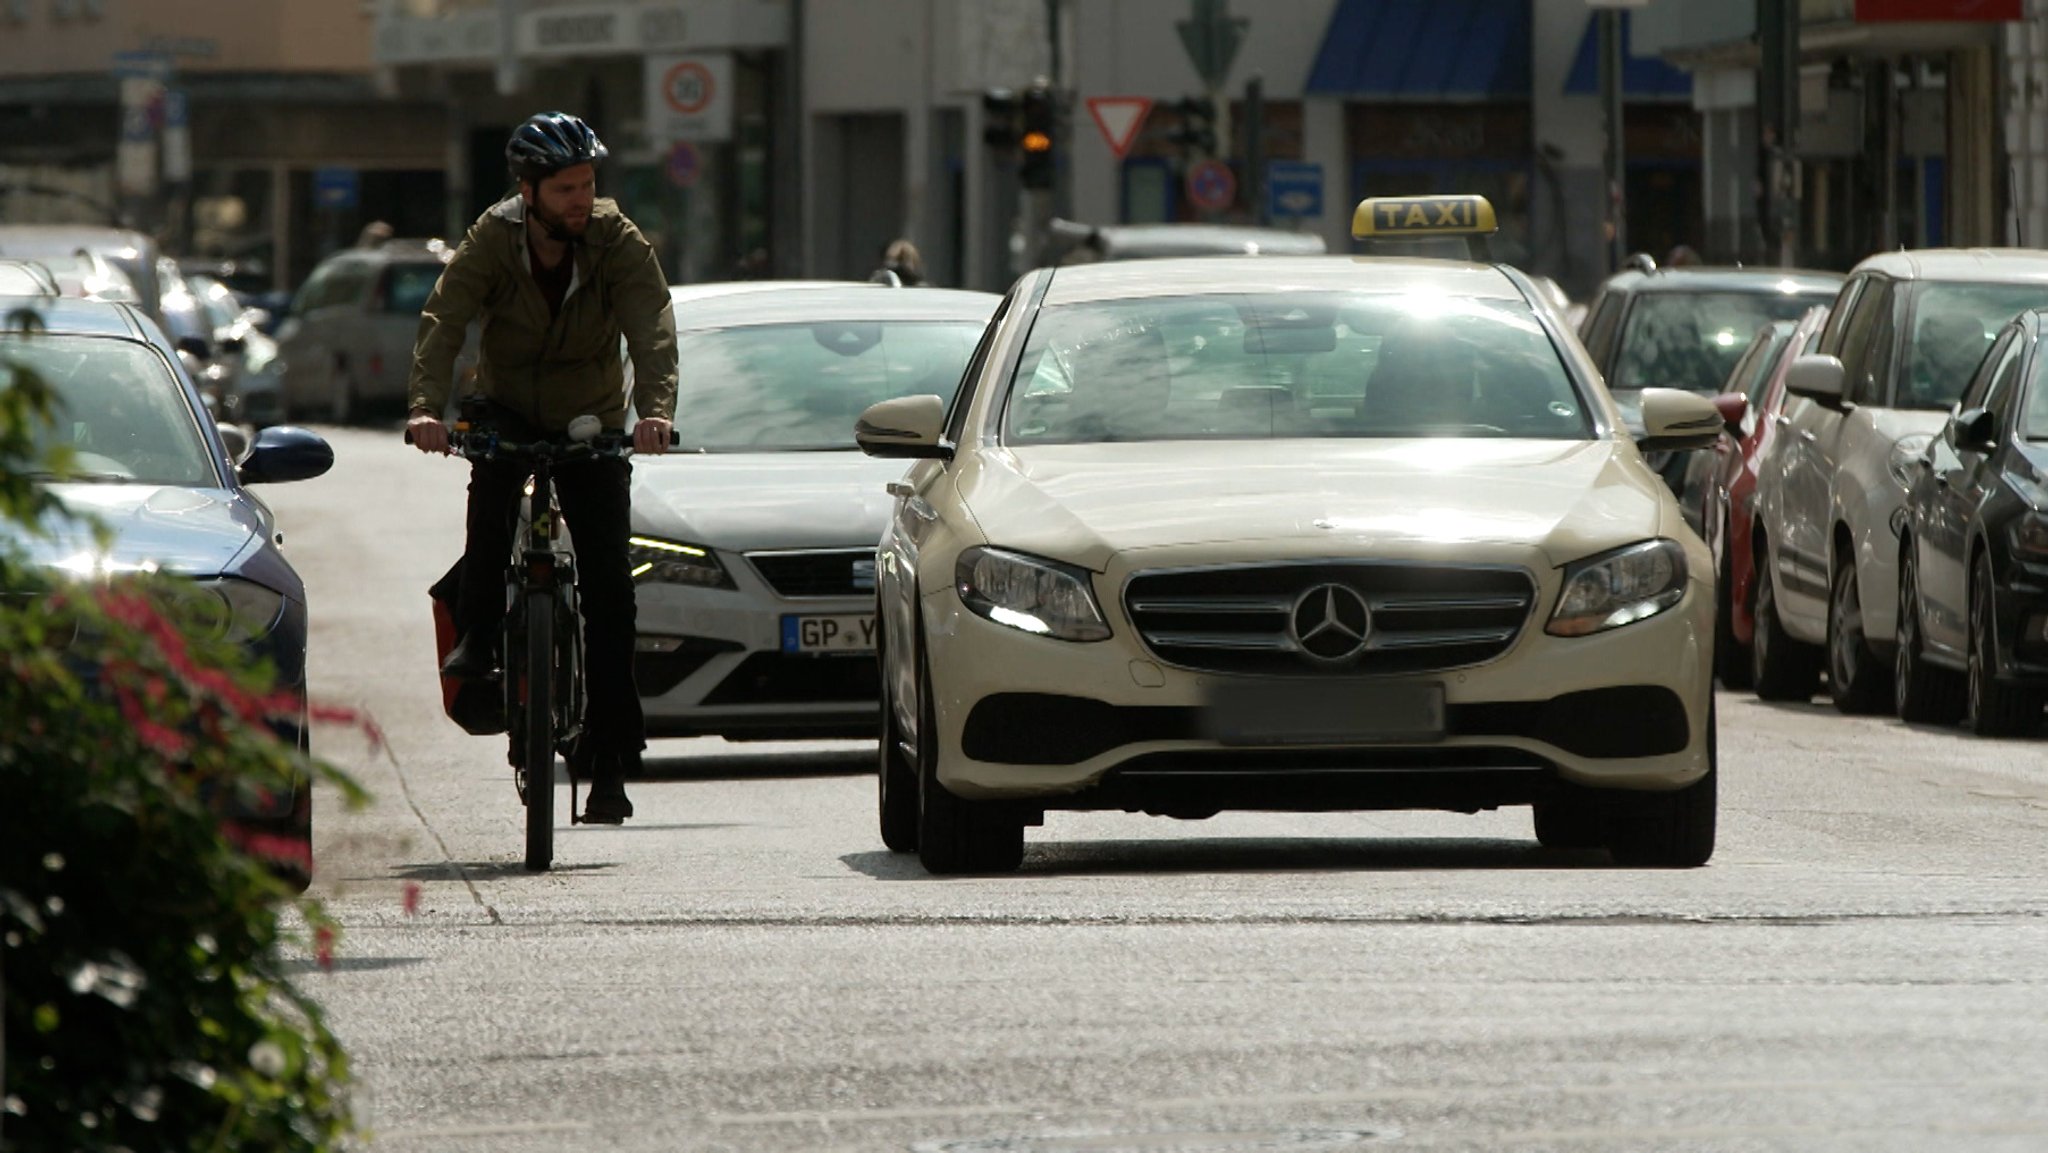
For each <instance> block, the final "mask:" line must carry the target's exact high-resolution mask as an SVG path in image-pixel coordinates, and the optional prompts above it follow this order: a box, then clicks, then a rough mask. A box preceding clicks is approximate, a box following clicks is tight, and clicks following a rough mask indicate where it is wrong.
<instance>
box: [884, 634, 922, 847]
mask: <svg viewBox="0 0 2048 1153" xmlns="http://www.w3.org/2000/svg"><path fill="white" fill-rule="evenodd" d="M881 619H882V615H881V613H880V612H877V613H876V614H875V620H876V621H877V622H878V623H877V625H876V628H875V661H876V663H877V665H878V666H879V667H880V668H881V672H882V693H881V703H882V739H881V755H880V758H879V761H880V763H879V764H878V765H877V766H876V772H875V794H876V796H875V804H876V809H877V811H878V815H879V817H880V822H881V828H882V843H883V844H884V845H887V846H888V848H889V851H890V852H892V853H915V852H916V851H917V824H918V811H917V765H916V764H915V763H914V762H913V761H912V760H911V758H910V757H909V756H907V755H905V753H904V751H903V747H904V744H905V742H904V739H903V729H902V727H901V726H899V725H898V724H897V723H896V705H895V702H894V701H893V700H891V699H890V696H889V649H888V635H887V634H886V633H885V632H884V631H883V630H882V628H881V626H880V624H879V622H880V621H881Z"/></svg>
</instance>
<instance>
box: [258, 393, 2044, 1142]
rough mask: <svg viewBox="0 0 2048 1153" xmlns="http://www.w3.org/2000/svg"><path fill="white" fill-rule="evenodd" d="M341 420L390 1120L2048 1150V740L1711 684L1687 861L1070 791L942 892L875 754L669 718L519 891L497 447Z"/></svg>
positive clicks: (377, 1005)
mask: <svg viewBox="0 0 2048 1153" xmlns="http://www.w3.org/2000/svg"><path fill="white" fill-rule="evenodd" d="M323 431H324V432H327V433H328V434H329V435H330V436H331V437H332V440H333V443H334V446H335V451H336V457H337V462H336V465H335V468H334V470H333V472H331V473H330V474H328V475H327V476H326V477H323V478H321V479H318V480H315V481H310V482H306V483H303V484H297V485H283V486H277V487H275V488H273V489H270V490H269V491H268V492H267V493H266V494H265V495H266V496H267V497H268V498H269V499H270V500H271V502H272V503H273V506H274V507H275V508H277V510H278V512H279V515H280V518H281V521H282V528H283V530H284V532H285V534H286V540H287V550H288V552H289V554H290V555H291V557H292V558H293V560H294V562H295V563H296V564H297V565H298V566H299V568H300V570H301V571H302V572H303V573H304V574H305V577H306V580H307V584H308V585H309V588H310V593H309V596H310V600H311V608H312V619H313V638H312V644H313V649H312V656H311V676H312V685H313V691H314V695H315V697H316V699H317V700H319V701H322V702H324V703H328V704H336V705H346V706H352V707H354V708H356V709H359V710H361V712H362V714H363V715H364V716H365V717H367V718H369V719H370V720H372V721H374V723H375V725H376V726H377V727H378V728H379V729H380V730H381V735H382V741H381V743H376V742H373V741H371V740H370V739H368V738H367V737H366V735H365V734H364V733H363V732H362V731H361V730H359V729H355V728H349V727H343V726H326V727H323V728H322V729H321V730H320V731H318V732H317V733H316V734H315V750H316V752H318V753H320V754H322V755H324V756H326V757H328V758H329V759H331V760H333V761H335V762H337V763H339V764H341V765H343V766H344V767H346V768H347V769H348V770H350V771H351V772H352V773H354V774H355V775H356V777H357V778H358V779H359V780H360V781H362V782H363V783H364V784H365V785H366V786H368V787H369V788H370V789H371V790H372V791H373V792H374V794H375V796H376V800H375V803H374V804H373V805H372V806H371V807H369V808H367V809H364V810H361V811H357V812H345V811H343V810H342V809H341V808H340V807H339V806H338V805H336V804H334V803H333V798H331V797H322V798H321V800H322V807H321V808H320V810H319V812H318V816H317V838H316V843H317V854H318V866H317V868H318V877H317V881H316V884H315V892H316V893H317V894H319V895H320V896H322V897H324V898H325V900H326V901H327V903H328V906H329V908H330V910H331V911H333V912H334V913H336V914H337V915H338V916H339V917H340V919H341V921H342V922H343V924H344V926H345V928H344V931H343V934H342V937H341V940H340V943H339V946H338V948H337V950H336V953H335V956H334V959H333V964H332V966H331V967H330V968H327V969H324V970H323V969H322V968H321V967H319V966H318V965H316V964H314V963H313V962H311V961H310V960H309V961H307V962H306V964H305V969H304V976H303V981H304V983H305V985H306V987H308V988H309V989H310V990H311V991H312V992H313V993H314V994H315V995H316V996H317V997H318V998H319V999H320V1000H321V1001H322V1002H323V1003H324V1004H325V1005H326V1006H327V1007H328V1009H329V1012H330V1016H331V1022H332V1024H333V1026H334V1027H335V1028H336V1030H337V1031H338V1032H339V1033H340V1035H341V1036H342V1038H343V1040H344V1042H345V1043H346V1044H347V1046H348V1048H349V1050H350V1052H351V1053H352V1055H353V1058H354V1066H355V1077H356V1101H357V1107H358V1112H359V1116H360V1119H361V1121H362V1122H363V1123H364V1125H365V1126H366V1128H367V1130H368V1131H369V1136H368V1139H367V1140H366V1143H365V1144H366V1147H368V1148H373V1149H380V1150H384V1149H388V1150H405V1151H421V1153H425V1151H430V1150H431V1151H436V1153H438V1151H447V1150H476V1151H484V1150H489V1151H493V1153H496V1151H508V1153H518V1151H527V1150H534V1151H539V1150H549V1151H552V1150H647V1151H653V1150H772V1151H782V1150H918V1151H925V1153H935V1151H949V1153H995V1151H1018V1153H1065V1151H1080V1150H1088V1151H1092V1153H1101V1151H1134V1153H1170V1151H1182V1150H1187V1151H1200V1153H1212V1151H1219V1150H1288V1151H1311V1150H1313V1151H1320V1150H1351V1149H1382V1148H1384V1149H1396V1150H1398V1149H1409V1150H1497V1149H1516V1150H1523V1149H1531V1150H1537V1149H1560V1150H1563V1149H1587V1150H1694V1149H1699V1150H1802V1151H1803V1150H1814V1149H1831V1150H1832V1149H1841V1150H1858V1151H1867V1150H1901V1151H1913V1153H1920V1151H1925V1150H1960V1149H1967V1150H1980V1149H1981V1150H2013V1151H2022V1150H2024V1151H2029V1153H2033V1151H2038V1150H2043V1149H2048V742H2044V741H1983V740H1977V739H1974V738H1971V737H1968V736H1966V735H1964V734H1963V733H1961V732H1960V731H1959V730H1938V729H1927V728H1918V727H1908V726H1904V725H1901V724H1900V723H1898V722H1897V721H1895V720H1890V719H1865V718H1858V719H1850V718H1845V717H1841V716H1839V715H1837V714H1835V713H1834V711H1833V710H1832V709H1831V708H1827V707H1825V706H1822V705H1819V704H1816V705H1813V706H1806V707H1778V706H1766V705H1762V704H1760V703H1758V702H1757V701H1756V700H1755V699H1754V698H1751V697H1747V696H1743V695H1738V694H1723V696H1722V698H1721V701H1720V723H1721V731H1720V741H1721V745H1720V747H1721V773H1722V785H1721V788H1722V806H1723V807H1722V817H1721V839H1720V849H1719V851H1718V853H1717V854H1716V856H1715V857H1714V860H1713V862H1712V864H1711V865H1710V866H1709V867H1707V868H1704V869H1700V870H1694V871H1685V872H1657V871H1642V870H1632V869H1622V868H1617V867H1614V866H1612V865H1611V864H1609V863H1608V862H1607V860H1606V857H1605V856H1604V854H1600V853H1568V852H1552V851H1546V850H1543V849H1540V848H1538V847H1537V845H1536V844H1535V842H1534V840H1533V837H1532V834H1531V832H1530V827H1529V816H1528V811H1527V810H1526V809H1510V810H1506V811H1503V812H1499V813H1489V814H1482V815H1479V816H1470V817H1468V816H1459V815H1455V814H1429V813H1386V814H1372V813H1361V814H1332V815H1289V814H1227V815H1224V816H1221V817H1218V818H1215V819H1212V820H1209V821H1203V822H1193V823H1183V822H1175V821H1170V820H1166V819H1162V818H1150V817H1143V816H1124V815H1112V814H1088V815H1072V814H1053V815H1051V816H1050V817H1049V818H1048V820H1047V824H1046V826H1045V827H1044V828H1043V829H1034V830H1031V831H1030V834H1029V840H1028V848H1027V850H1026V855H1025V860H1024V867H1023V869H1022V870H1021V871H1020V872H1019V873H1017V874H1016V875H1014V876H1005V877H997V878H978V879H946V880H937V879H932V878H929V877H927V876H926V875H925V874H924V873H923V871H922V870H921V869H919V867H918V866H917V864H916V861H915V859H914V858H905V857H899V856H896V855H893V854H890V853H889V852H887V851H886V850H885V849H883V847H882V844H881V842H880V840H879V838H878V836H877V834H876V832H875V822H874V781H873V777H872V775H871V772H870V769H871V763H872V758H873V746H872V745H865V744H860V743H846V742H841V743H814V744H775V745H770V744H760V745H734V744H726V743H724V742H720V741H711V740H705V741H665V742H657V743H656V744H655V745H654V746H653V747H652V748H651V749H650V750H649V759H648V764H649V767H650V770H651V773H652V774H653V775H654V776H655V777H656V779H654V780H649V781H643V782H639V783H636V784H634V785H633V786H632V795H633V800H634V803H635V805H636V806H637V808H638V810H639V816H638V818H637V819H636V820H634V821H632V822H630V823H629V824H627V825H626V826H624V827H623V828H618V829H607V828H590V827H577V828H573V829H572V828H569V827H567V826H566V825H564V826H563V827H562V828H561V829H560V830H559V832H558V836H557V842H556V846H557V847H556V853H557V864H556V867H555V870H554V871H553V872H551V873H547V874H545V875H539V876H534V875H528V874H526V873H525V872H523V871H522V870H521V868H520V865H519V859H520V851H521V844H522V842H521V828H522V812H521V809H520V807H519V804H518V801H517V798H516V796H515V794H514V792H513V789H512V786H511V782H510V777H509V770H507V769H506V768H505V767H504V764H505V762H504V744H503V741H502V738H478V737H469V736H467V735H465V734H463V733H462V732H461V731H460V730H459V729H457V728H456V727H455V726H454V725H453V724H452V723H450V722H449V721H447V720H446V719H445V718H443V716H442V715H441V712H440V708H439V700H438V697H437V692H436V682H435V679H434V652H433V640H432V630H431V626H430V623H429V615H428V600H427V595H426V589H427V586H428V585H429V584H430V583H431V582H432V581H433V580H434V578H435V577H437V576H438V575H439V574H440V573H441V572H442V571H443V570H444V569H445V568H446V566H447V565H448V564H449V563H450V561H452V560H453V558H454V557H455V555H456V553H457V552H458V551H459V549H460V547H461V517H462V500H463V484H464V482H465V480H466V476H467V470H466V467H465V466H464V465H462V464H461V463H460V462H458V461H455V460H448V459H438V458H436V459H429V458H426V457H422V456H420V455H419V454H417V453H416V452H414V451H412V450H410V449H408V448H406V447H404V446H403V445H402V444H401V443H400V441H399V437H398V435H397V433H396V431H395V430H370V431H365V430H323ZM564 799H566V797H565V798H564ZM409 891H410V892H412V893H413V895H414V897H415V900H414V901H413V902H411V904H412V906H413V907H412V909H411V911H408V900H407V895H408V892H409Z"/></svg>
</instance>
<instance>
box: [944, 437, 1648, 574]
mask: <svg viewBox="0 0 2048 1153" xmlns="http://www.w3.org/2000/svg"><path fill="white" fill-rule="evenodd" d="M1634 452H1635V450H1634V447H1633V446H1632V445H1629V444H1627V443H1626V442H1623V441H1617V440H1575V441H1555V440H1490V439H1488V440H1482V439H1471V440H1457V439H1427V440H1420V439H1417V440H1298V441H1290V442H1285V443H1276V442H1272V441H1262V440H1253V441H1211V442H1202V443H1192V444H1191V443H1189V442H1185V441H1180V442H1158V443H1145V444H1088V445H1047V446H1038V447H1031V448H1021V449H1008V448H990V449H983V450H980V451H977V452H975V453H973V454H972V457H971V458H967V459H963V464H964V465H965V467H964V468H962V469H961V470H960V471H959V474H958V475H959V478H960V482H959V483H960V493H961V496H962V498H963V499H964V500H965V501H966V503H967V506H968V508H969V509H970V510H971V511H972V512H973V514H974V517H975V519H976V520H977V521H978V522H979V524H980V525H981V528H982V529H983V531H984V532H985V533H986V535H987V537H988V540H989V542H990V543H991V544H996V545H1001V546H1003V547H1006V548H1015V549H1018V550H1020V551H1024V552H1029V553H1034V554H1037V555H1040V556H1047V557H1052V558H1056V559H1059V560H1065V561H1068V562H1071V563H1075V564H1080V565H1084V566H1086V567H1089V568H1093V569H1098V570H1100V569H1102V568H1104V567H1106V566H1107V564H1108V561H1109V558H1110V557H1111V556H1112V555H1114V554H1116V553H1122V552H1131V551H1137V550H1144V549H1153V548H1171V547H1175V546H1186V545H1199V544H1228V543H1231V542H1238V541H1278V540H1288V539H1296V540H1301V541H1304V542H1307V541H1313V542H1317V544H1318V545H1320V546H1322V547H1344V548H1355V547H1362V546H1365V545H1370V544H1391V543H1396V542H1402V543H1410V544H1415V545H1419V546H1422V547H1431V546H1439V545H1441V546H1456V545H1457V544H1460V543H1477V542H1490V543H1494V544H1508V545H1524V546H1528V547H1531V548H1535V549H1539V550H1541V551H1543V552H1544V553H1545V554H1546V555H1548V557H1549V558H1550V560H1551V562H1552V563H1553V564H1564V563H1567V562H1570V561H1573V560H1577V559H1579V558H1580V557H1583V556H1585V555H1587V554H1589V553H1592V552H1596V551H1598V550H1600V549H1602V548H1607V547H1611V546H1614V545H1617V544H1622V543H1627V542H1628V541H1632V540H1641V539H1643V538H1646V537H1650V536H1655V535H1658V534H1659V533H1660V532H1664V531H1667V529H1666V527H1665V526H1666V524H1667V520H1668V519H1675V509H1674V510H1672V513H1673V515H1672V516H1671V517H1667V515H1666V506H1667V505H1668V504H1669V503H1670V496H1669V494H1668V493H1667V492H1666V491H1665V490H1664V488H1663V485H1662V483H1661V482H1659V481H1658V479H1657V477H1656V476H1655V474H1653V473H1651V472H1650V471H1649V470H1648V469H1646V468H1644V467H1642V466H1641V465H1640V463H1638V462H1637V461H1635V460H1633V459H1630V458H1632V457H1633V456H1634Z"/></svg>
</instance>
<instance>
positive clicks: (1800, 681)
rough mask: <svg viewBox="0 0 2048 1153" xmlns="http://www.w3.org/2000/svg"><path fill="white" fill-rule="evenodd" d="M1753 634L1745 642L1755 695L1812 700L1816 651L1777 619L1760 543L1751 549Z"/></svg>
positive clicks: (1766, 557)
mask: <svg viewBox="0 0 2048 1153" xmlns="http://www.w3.org/2000/svg"><path fill="white" fill-rule="evenodd" d="M1751 555H1752V556H1754V557H1755V558H1756V560H1755V565H1756V575H1755V576H1754V577H1753V578H1751V581H1750V587H1751V588H1753V589H1755V590H1756V592H1755V596H1756V611H1755V612H1754V613H1753V614H1752V615H1753V616H1754V618H1755V620H1756V633H1755V636H1754V637H1753V638H1752V639H1751V641H1750V645H1749V675H1750V680H1751V682H1752V683H1753V684H1754V686H1755V688H1756V695H1757V696H1758V697H1759V698H1761V699H1763V700H1767V701H1805V700H1811V699H1813V694H1814V690H1816V689H1818V688H1819V687H1820V658H1821V654H1820V650H1819V649H1817V648H1815V647H1814V646H1812V645H1809V644H1806V643H1805V642H1803V641H1800V640H1798V639H1796V638H1794V637H1793V636H1792V635H1791V634H1789V633H1787V632H1786V631H1785V626H1784V624H1783V623H1782V622H1781V621H1779V620H1778V594H1777V583H1778V582H1777V581H1776V580H1775V579H1774V578H1773V576H1772V574H1771V565H1770V553H1769V552H1768V551H1766V549H1765V546H1764V545H1763V543H1762V542H1758V544H1757V548H1756V550H1755V552H1753V553H1752V554H1751Z"/></svg>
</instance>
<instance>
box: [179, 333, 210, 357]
mask: <svg viewBox="0 0 2048 1153" xmlns="http://www.w3.org/2000/svg"><path fill="white" fill-rule="evenodd" d="M173 347H175V348H176V349H177V350H178V351H179V352H183V353H189V354H191V356H192V357H193V358H194V359H196V360H212V359H213V346H212V345H210V344H208V343H207V342H206V338H205V337H201V336H181V337H179V338H178V339H177V341H176V342H175V343H174V345H173Z"/></svg>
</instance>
